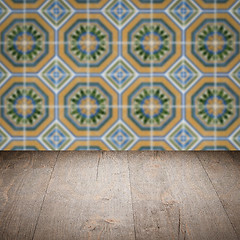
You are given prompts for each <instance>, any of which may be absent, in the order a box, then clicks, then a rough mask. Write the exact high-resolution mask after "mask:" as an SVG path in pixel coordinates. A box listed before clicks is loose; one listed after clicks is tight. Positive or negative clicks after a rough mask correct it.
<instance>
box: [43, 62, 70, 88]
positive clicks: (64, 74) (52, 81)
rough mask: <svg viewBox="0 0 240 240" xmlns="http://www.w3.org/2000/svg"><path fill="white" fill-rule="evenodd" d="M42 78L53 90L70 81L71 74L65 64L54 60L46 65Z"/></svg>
mask: <svg viewBox="0 0 240 240" xmlns="http://www.w3.org/2000/svg"><path fill="white" fill-rule="evenodd" d="M41 76H42V78H43V79H44V80H45V81H46V82H47V83H48V84H49V85H50V86H51V87H52V88H53V89H59V88H61V86H62V85H63V84H65V83H66V82H67V81H68V80H69V78H70V77H71V72H70V70H68V68H67V66H66V65H65V64H64V63H62V62H61V61H59V60H53V61H52V62H50V63H49V65H48V64H47V65H46V68H45V69H44V70H43V72H42V74H41Z"/></svg>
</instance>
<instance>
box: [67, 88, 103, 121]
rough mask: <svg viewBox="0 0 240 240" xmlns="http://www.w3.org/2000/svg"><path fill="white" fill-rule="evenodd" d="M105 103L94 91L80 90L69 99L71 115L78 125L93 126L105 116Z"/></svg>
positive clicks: (99, 94)
mask: <svg viewBox="0 0 240 240" xmlns="http://www.w3.org/2000/svg"><path fill="white" fill-rule="evenodd" d="M105 101H106V99H105V98H104V97H103V96H102V95H101V93H99V92H98V91H97V90H96V89H80V90H79V92H78V93H77V94H76V95H75V96H74V97H73V98H72V99H71V115H73V116H74V117H75V119H76V120H77V121H78V122H79V124H80V125H84V124H89V125H94V124H96V123H97V122H98V121H100V120H101V119H102V117H104V116H105V115H106V106H105Z"/></svg>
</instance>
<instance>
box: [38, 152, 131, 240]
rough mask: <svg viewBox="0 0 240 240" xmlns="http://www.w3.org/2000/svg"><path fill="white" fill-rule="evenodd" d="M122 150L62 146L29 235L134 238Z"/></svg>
mask: <svg viewBox="0 0 240 240" xmlns="http://www.w3.org/2000/svg"><path fill="white" fill-rule="evenodd" d="M126 154H127V153H126V152H125V153H124V152H123V153H121V154H116V153H115V152H107V153H105V152H104V153H102V152H100V151H97V152H96V151H94V152H82V153H79V152H62V153H61V154H60V156H59V158H58V162H57V164H56V167H55V169H54V173H53V176H52V181H51V183H50V185H49V188H48V192H47V197H46V199H45V202H44V204H43V209H42V212H41V214H40V218H39V223H38V225H37V229H36V234H35V237H34V239H39V240H41V239H42V236H44V239H45V240H48V239H49V240H50V239H51V240H54V239H61V240H64V239H66V240H69V239H116V240H117V239H134V238H135V237H134V222H133V214H132V205H131V191H130V185H129V172H128V164H127V158H126Z"/></svg>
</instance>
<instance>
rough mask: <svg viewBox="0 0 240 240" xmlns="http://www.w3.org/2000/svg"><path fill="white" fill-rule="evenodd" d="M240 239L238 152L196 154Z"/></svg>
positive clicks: (239, 166)
mask: <svg viewBox="0 0 240 240" xmlns="http://www.w3.org/2000/svg"><path fill="white" fill-rule="evenodd" d="M196 155H197V156H198V158H199V159H200V161H201V163H202V165H203V167H204V169H205V171H206V173H207V175H208V177H209V178H210V180H211V182H212V184H213V186H214V189H215V191H216V193H217V194H218V197H219V198H220V201H221V203H222V205H223V207H224V209H225V211H226V214H227V216H228V218H229V220H230V222H231V223H232V226H233V228H234V230H235V232H236V234H237V235H238V238H239V239H240V152H215V153H214V152H196Z"/></svg>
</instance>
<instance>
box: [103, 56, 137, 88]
mask: <svg viewBox="0 0 240 240" xmlns="http://www.w3.org/2000/svg"><path fill="white" fill-rule="evenodd" d="M106 78H107V79H108V80H109V81H110V82H111V83H112V84H113V85H114V86H115V87H116V88H117V89H119V90H121V89H123V88H124V87H125V86H126V85H127V84H128V83H129V82H130V81H131V80H132V79H133V78H134V70H133V69H132V68H131V67H130V66H129V64H127V63H126V62H124V61H123V60H117V61H116V62H114V64H113V65H112V66H111V67H109V68H108V69H107V71H106Z"/></svg>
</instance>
